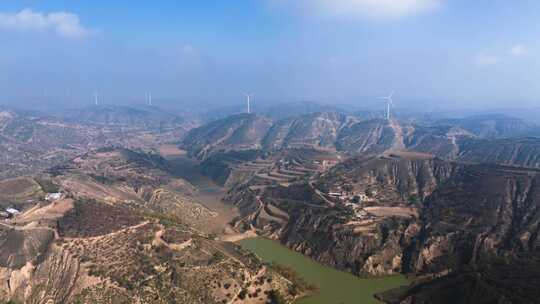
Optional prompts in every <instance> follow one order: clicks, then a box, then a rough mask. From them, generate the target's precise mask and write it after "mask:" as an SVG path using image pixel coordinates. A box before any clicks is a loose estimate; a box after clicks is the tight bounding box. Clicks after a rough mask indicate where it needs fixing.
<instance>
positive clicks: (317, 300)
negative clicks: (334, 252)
mask: <svg viewBox="0 0 540 304" xmlns="http://www.w3.org/2000/svg"><path fill="white" fill-rule="evenodd" d="M238 243H239V244H240V245H241V246H242V247H244V248H245V249H247V250H250V251H252V252H253V253H255V254H257V255H258V256H259V257H260V258H261V259H262V260H263V261H265V262H268V263H276V264H279V265H283V266H287V267H290V268H292V269H294V270H295V271H296V272H297V273H298V275H300V276H301V277H302V278H303V279H304V280H306V281H307V282H308V283H310V284H313V285H315V286H316V287H317V288H318V293H317V294H314V295H311V296H308V297H306V298H302V299H300V300H297V301H296V302H295V303H294V304H371V303H373V304H377V303H381V302H380V301H378V300H377V299H375V297H374V295H375V294H377V293H380V292H383V291H385V290H389V289H393V288H396V287H399V286H403V285H407V284H408V281H407V279H406V278H405V277H404V276H401V275H396V276H388V277H382V278H367V279H365V278H359V277H356V276H354V275H352V274H350V273H347V272H343V271H339V270H336V269H333V268H331V267H327V266H324V265H322V264H320V263H318V262H316V261H313V260H312V259H310V258H309V257H306V256H304V255H302V254H300V253H297V252H295V251H293V250H291V249H289V248H287V247H285V246H283V245H281V244H279V243H278V242H276V241H272V240H268V239H265V238H261V237H257V238H250V239H244V240H242V241H240V242H238Z"/></svg>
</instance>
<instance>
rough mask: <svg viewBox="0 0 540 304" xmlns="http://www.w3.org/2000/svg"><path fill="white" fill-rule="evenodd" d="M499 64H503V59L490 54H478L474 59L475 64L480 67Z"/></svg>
mask: <svg viewBox="0 0 540 304" xmlns="http://www.w3.org/2000/svg"><path fill="white" fill-rule="evenodd" d="M499 62H501V57H499V56H496V55H489V54H478V55H476V58H475V59H474V63H475V64H476V65H477V66H480V67H483V66H490V65H495V64H498V63H499Z"/></svg>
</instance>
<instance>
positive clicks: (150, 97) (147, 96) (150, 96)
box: [146, 92, 152, 106]
mask: <svg viewBox="0 0 540 304" xmlns="http://www.w3.org/2000/svg"><path fill="white" fill-rule="evenodd" d="M146 98H147V100H148V105H149V106H152V92H148V93H147V94H146Z"/></svg>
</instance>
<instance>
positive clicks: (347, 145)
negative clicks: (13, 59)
mask: <svg viewBox="0 0 540 304" xmlns="http://www.w3.org/2000/svg"><path fill="white" fill-rule="evenodd" d="M538 130H539V129H538V127H537V126H536V125H534V124H531V123H527V122H524V121H523V120H521V119H515V118H509V117H507V116H500V115H490V116H482V117H471V118H465V119H454V120H441V121H438V122H432V123H430V124H428V125H420V124H415V123H411V122H401V121H397V120H392V121H390V122H389V121H386V120H383V119H361V118H358V117H355V116H351V115H347V114H343V113H338V112H317V113H312V114H305V115H300V116H295V117H290V118H285V119H281V120H277V121H273V120H271V119H269V118H266V117H264V116H260V115H257V114H239V115H233V116H230V117H227V118H225V119H222V120H217V121H214V122H212V123H209V124H206V125H203V126H201V127H199V128H195V129H193V130H191V131H190V132H188V133H187V135H186V137H185V138H184V140H183V141H182V143H181V145H182V146H183V147H184V148H185V149H186V150H188V151H189V152H190V153H191V154H192V155H194V156H197V157H198V158H200V159H205V158H206V157H208V156H209V155H211V154H213V153H216V152H221V151H230V150H250V149H264V150H279V149H283V148H314V149H323V150H332V151H337V152H343V153H352V154H378V153H383V152H385V151H391V150H409V151H415V152H421V153H428V154H432V155H435V156H438V157H441V158H445V159H449V160H463V161H470V162H495V163H501V164H507V165H519V166H531V167H540V162H539V161H538V158H539V157H538V153H537V152H538V151H539V150H538V146H539V145H540V139H539V138H536V137H533V136H535V135H538V134H540V133H538Z"/></svg>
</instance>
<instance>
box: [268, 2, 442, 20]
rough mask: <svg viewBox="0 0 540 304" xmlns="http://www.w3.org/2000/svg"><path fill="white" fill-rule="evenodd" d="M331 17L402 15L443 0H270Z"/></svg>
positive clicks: (415, 11) (419, 11)
mask: <svg viewBox="0 0 540 304" xmlns="http://www.w3.org/2000/svg"><path fill="white" fill-rule="evenodd" d="M270 1H271V2H272V3H274V4H276V3H278V4H279V3H281V4H289V5H294V6H296V7H297V8H298V9H300V10H302V11H303V12H307V13H316V14H318V15H321V16H331V17H371V18H377V17H402V16H409V15H414V14H418V13H422V12H426V11H430V10H433V9H435V8H437V7H439V6H440V5H441V2H442V1H443V0H270Z"/></svg>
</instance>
